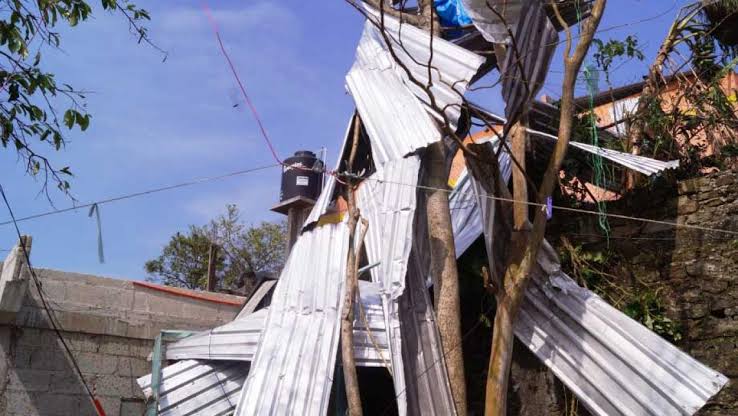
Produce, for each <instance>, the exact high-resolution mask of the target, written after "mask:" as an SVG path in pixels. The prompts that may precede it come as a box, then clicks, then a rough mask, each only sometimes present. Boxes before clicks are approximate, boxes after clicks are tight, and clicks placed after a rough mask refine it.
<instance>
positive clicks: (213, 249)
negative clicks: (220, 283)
mask: <svg viewBox="0 0 738 416" xmlns="http://www.w3.org/2000/svg"><path fill="white" fill-rule="evenodd" d="M217 258H218V246H217V245H215V244H213V243H210V255H209V256H208V285H207V291H208V292H214V291H215V283H216V282H215V261H216V259H217Z"/></svg>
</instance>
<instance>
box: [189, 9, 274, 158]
mask: <svg viewBox="0 0 738 416" xmlns="http://www.w3.org/2000/svg"><path fill="white" fill-rule="evenodd" d="M202 6H203V9H204V10H205V15H206V16H207V17H208V20H209V21H210V24H211V25H212V26H213V31H214V32H215V38H216V39H217V40H218V46H219V47H220V51H221V53H222V54H223V56H225V59H226V61H228V66H229V67H230V69H231V72H232V73H233V77H234V78H236V83H238V87H239V88H240V89H241V94H242V95H243V98H244V99H245V100H246V103H247V104H248V106H249V109H250V110H251V114H253V116H254V119H255V120H256V124H258V125H259V130H261V135H262V136H264V141H266V144H267V146H268V147H269V151H271V152H272V157H274V160H275V161H276V162H277V163H279V164H280V165H282V164H284V162H282V159H280V158H279V156H277V151H276V150H275V149H274V145H272V141H271V140H270V139H269V135H268V134H267V131H266V128H265V127H264V123H262V122H261V117H259V113H258V112H257V111H256V107H255V106H254V104H253V103H252V102H251V98H249V95H248V94H247V93H246V88H245V87H244V85H243V83H242V82H241V78H240V77H239V76H238V71H236V67H235V65H233V61H231V57H230V56H229V55H228V52H227V51H226V48H225V46H224V45H223V41H222V40H221V39H220V30H219V29H218V22H216V20H215V18H214V17H213V14H212V13H211V12H210V8H209V7H208V5H207V3H206V2H205V1H203V3H202Z"/></svg>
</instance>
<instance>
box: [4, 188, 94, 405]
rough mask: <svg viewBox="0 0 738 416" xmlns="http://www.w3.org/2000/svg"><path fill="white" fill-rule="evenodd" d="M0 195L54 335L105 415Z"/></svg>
mask: <svg viewBox="0 0 738 416" xmlns="http://www.w3.org/2000/svg"><path fill="white" fill-rule="evenodd" d="M0 195H2V198H3V202H4V203H5V206H6V207H7V208H8V213H9V214H10V218H11V220H12V222H13V225H14V227H15V232H16V234H17V235H18V241H19V243H20V246H21V251H22V252H23V257H24V258H25V260H26V265H27V266H28V271H29V272H30V273H31V277H32V280H33V283H34V285H35V287H36V290H37V291H38V296H39V298H40V299H41V304H42V305H43V308H44V310H45V311H46V314H47V316H48V317H49V322H50V323H51V327H52V329H53V330H54V333H55V334H56V336H57V338H59V341H60V342H61V344H62V346H63V347H64V350H65V351H66V353H67V355H68V356H69V359H70V360H71V362H72V366H73V367H74V369H75V371H76V373H77V375H78V376H79V379H80V381H82V385H83V386H84V388H85V391H86V392H87V395H88V396H89V397H90V400H91V401H92V404H93V406H94V407H95V410H96V411H97V413H98V415H101V416H102V415H104V414H105V412H104V410H103V408H102V405H101V404H100V402H99V401H98V400H97V399H96V398H95V395H94V394H93V393H92V389H90V386H89V384H87V380H85V376H84V375H83V374H82V370H81V369H80V367H79V363H78V362H77V359H76V358H75V357H74V353H73V352H72V350H71V348H70V347H69V344H68V343H67V340H66V339H64V336H63V335H62V333H61V331H63V330H64V329H63V328H62V326H61V325H60V324H59V322H58V321H57V320H56V319H55V316H54V313H53V312H52V310H51V308H50V307H49V304H48V301H47V299H46V296H45V295H44V291H43V289H42V285H41V281H40V280H39V278H38V276H37V275H36V270H34V268H33V266H32V265H31V257H30V256H29V254H28V250H26V244H25V241H24V239H23V236H22V234H21V232H20V228H18V222H17V221H16V219H15V215H14V214H13V208H12V207H11V206H10V202H9V201H8V197H7V196H6V195H5V189H4V188H3V186H2V185H1V184H0Z"/></svg>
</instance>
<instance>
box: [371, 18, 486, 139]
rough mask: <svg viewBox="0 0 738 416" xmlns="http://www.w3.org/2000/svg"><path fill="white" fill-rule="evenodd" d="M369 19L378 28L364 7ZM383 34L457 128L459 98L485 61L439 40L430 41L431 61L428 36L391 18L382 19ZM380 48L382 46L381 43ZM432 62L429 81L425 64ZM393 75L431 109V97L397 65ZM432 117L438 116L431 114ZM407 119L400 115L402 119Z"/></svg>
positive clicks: (426, 33) (450, 43) (423, 31)
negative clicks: (401, 80)
mask: <svg viewBox="0 0 738 416" xmlns="http://www.w3.org/2000/svg"><path fill="white" fill-rule="evenodd" d="M365 9H366V10H367V14H368V15H369V16H370V18H373V21H374V22H375V23H376V24H379V12H378V11H377V10H374V9H372V8H371V7H369V6H367V5H366V4H365ZM384 28H385V33H386V34H387V36H388V37H389V38H390V40H391V41H392V45H391V46H392V49H393V50H394V52H395V54H396V55H397V57H398V59H399V60H400V61H401V62H402V63H403V64H404V65H405V67H406V68H407V69H408V70H409V72H410V73H411V74H412V76H413V78H414V79H416V80H417V81H419V82H420V83H421V84H423V85H428V84H429V82H431V87H430V90H431V93H432V94H433V97H434V99H435V102H436V105H437V107H438V108H440V109H443V110H444V112H445V113H446V116H447V117H448V118H449V121H450V122H451V123H452V124H454V125H455V124H456V123H457V121H458V119H459V114H460V110H461V102H462V99H461V98H462V95H463V94H464V93H465V92H466V88H467V85H468V84H469V82H470V81H471V79H472V78H473V77H474V75H476V73H477V71H478V70H479V67H480V66H481V65H482V64H483V63H484V61H485V59H484V58H483V57H481V56H479V55H477V54H475V53H473V52H471V51H469V50H467V49H465V48H462V47H460V46H458V45H456V44H454V43H452V42H449V41H447V40H445V39H441V38H439V37H433V54H432V61H431V53H430V52H431V48H430V44H431V36H430V34H429V33H428V32H427V31H425V30H422V29H419V28H417V27H414V26H412V25H408V24H402V25H401V24H400V22H399V20H397V19H395V18H394V17H391V16H387V15H385V17H384ZM382 45H383V46H384V47H386V45H384V42H383V41H382ZM390 59H391V58H390ZM429 61H431V68H432V70H431V71H430V72H431V73H430V76H431V79H430V80H429V79H428V62H429ZM394 69H395V72H396V73H397V74H398V75H399V76H400V77H401V78H402V79H403V81H404V82H405V85H406V86H407V87H408V88H409V89H410V91H412V92H413V94H415V96H416V97H418V99H419V100H420V101H421V102H422V103H424V104H425V105H426V106H428V108H429V109H430V104H429V103H430V97H429V96H428V94H427V92H426V91H425V90H424V89H423V88H421V87H420V86H418V85H416V84H415V83H413V82H411V81H410V79H409V77H408V75H407V73H406V72H405V71H404V70H403V69H402V68H401V67H400V66H398V65H396V64H395V65H394ZM434 116H435V117H439V116H440V115H438V114H434ZM406 118H407V117H406V116H405V115H404V114H403V119H406Z"/></svg>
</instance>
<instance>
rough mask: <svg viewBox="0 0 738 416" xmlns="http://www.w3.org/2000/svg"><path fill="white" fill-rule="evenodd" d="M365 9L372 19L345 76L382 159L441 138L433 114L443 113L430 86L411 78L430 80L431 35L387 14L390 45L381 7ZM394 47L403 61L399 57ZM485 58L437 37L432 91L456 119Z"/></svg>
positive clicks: (377, 158)
mask: <svg viewBox="0 0 738 416" xmlns="http://www.w3.org/2000/svg"><path fill="white" fill-rule="evenodd" d="M365 9H366V10H367V15H368V17H369V20H368V21H367V22H366V23H365V25H364V32H363V34H362V37H361V40H360V42H359V46H358V47H357V50H356V61H355V62H354V65H353V67H352V68H351V71H349V73H348V75H347V76H346V87H347V89H348V91H349V93H350V94H351V95H352V97H353V98H354V101H355V102H356V107H357V109H358V110H359V114H361V118H362V122H363V123H364V126H365V128H366V130H367V132H368V134H369V137H370V138H371V139H372V142H371V145H372V156H373V157H374V162H375V163H376V164H377V165H383V164H384V163H386V162H387V161H389V160H393V159H398V158H401V157H403V156H406V155H408V154H410V153H412V152H414V151H415V150H417V149H419V148H422V147H425V146H427V145H428V144H430V143H433V142H436V141H438V140H440V139H441V134H440V132H439V130H438V127H437V126H436V123H435V122H434V121H433V120H432V118H431V117H432V116H433V117H439V118H440V115H439V114H435V113H433V112H432V111H431V108H432V106H431V105H430V97H429V95H428V94H427V92H426V90H425V89H424V88H423V87H421V86H419V85H417V84H416V83H414V82H412V80H411V79H410V76H412V78H413V79H415V80H416V81H417V82H419V83H421V84H422V85H423V86H425V85H427V84H428V82H429V79H428V67H427V64H428V62H429V59H430V39H431V38H430V35H429V34H428V33H427V32H426V31H423V30H420V29H418V28H416V27H413V26H411V25H405V24H403V25H400V23H399V21H398V20H397V19H395V18H393V17H391V16H385V19H384V28H385V31H384V34H386V35H387V37H388V39H389V41H390V43H389V46H388V45H387V43H386V42H385V39H384V37H383V36H382V32H380V29H379V28H378V25H379V12H378V11H376V10H374V9H372V8H371V7H369V6H365ZM400 26H402V29H400ZM391 51H392V52H394V53H395V55H396V56H397V58H398V60H399V61H400V63H401V64H398V63H397V62H396V61H395V60H394V58H393V56H392V52H391ZM483 62H484V58H482V57H481V56H479V55H476V54H474V53H472V52H470V51H468V50H466V49H464V48H462V47H459V46H457V45H455V44H453V43H451V42H448V41H446V40H443V39H440V38H433V59H432V61H431V65H432V70H431V77H432V85H431V87H430V91H431V93H432V94H433V97H434V100H435V103H436V106H437V107H438V108H440V109H444V112H445V114H446V116H447V117H448V119H449V121H450V122H451V124H452V125H455V124H456V123H457V122H458V119H459V114H460V110H461V103H462V95H463V94H464V92H465V91H466V87H467V85H468V83H469V81H470V80H471V78H472V77H473V76H474V75H475V74H476V73H477V70H478V69H479V67H480V66H481V65H482V63H483ZM403 66H404V67H405V68H407V70H408V71H407V72H406V71H405V70H404V69H403ZM408 72H409V73H410V76H408ZM428 111H431V113H428Z"/></svg>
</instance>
